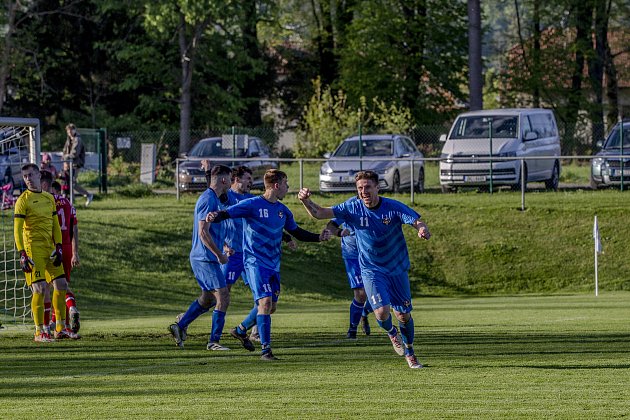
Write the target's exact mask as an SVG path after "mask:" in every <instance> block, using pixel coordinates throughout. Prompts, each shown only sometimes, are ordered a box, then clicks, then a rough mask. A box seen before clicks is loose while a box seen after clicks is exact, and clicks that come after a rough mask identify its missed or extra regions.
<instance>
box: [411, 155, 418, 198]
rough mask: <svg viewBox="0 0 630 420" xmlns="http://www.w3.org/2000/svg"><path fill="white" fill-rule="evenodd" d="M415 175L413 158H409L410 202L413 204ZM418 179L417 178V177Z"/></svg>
mask: <svg viewBox="0 0 630 420" xmlns="http://www.w3.org/2000/svg"><path fill="white" fill-rule="evenodd" d="M415 175H416V171H415V169H414V167H413V159H411V185H410V187H409V189H410V190H411V204H414V200H415V193H416V183H415V181H414V176H415ZM418 180H419V178H418Z"/></svg>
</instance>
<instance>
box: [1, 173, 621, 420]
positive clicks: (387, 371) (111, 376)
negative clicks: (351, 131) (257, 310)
mask: <svg viewBox="0 0 630 420" xmlns="http://www.w3.org/2000/svg"><path fill="white" fill-rule="evenodd" d="M292 184H294V187H295V185H297V183H296V182H293V183H292ZM344 198H345V197H344V196H339V195H326V196H318V197H317V198H316V200H317V201H319V202H320V203H323V204H333V203H336V202H339V201H341V200H343V199H344ZM396 198H398V199H400V200H403V201H405V200H408V197H407V196H405V195H399V196H396ZM195 199H196V196H191V195H185V196H183V198H182V200H181V201H179V202H178V201H176V200H175V198H174V197H173V196H171V195H160V196H152V197H143V198H136V199H131V198H124V197H120V196H116V195H112V196H110V197H107V198H101V199H99V200H97V201H95V202H94V203H93V205H92V206H90V207H89V208H87V209H85V208H81V207H80V208H79V209H78V211H79V220H80V222H79V223H80V229H81V235H80V236H81V258H82V266H81V267H80V268H79V269H78V270H76V271H75V272H74V273H73V288H74V290H75V292H76V294H77V299H78V304H79V306H80V309H81V314H82V329H81V333H82V334H83V339H82V340H80V341H73V342H57V343H52V344H49V345H38V344H36V343H33V342H32V338H31V337H32V336H31V334H32V330H31V328H30V325H28V324H27V326H26V327H16V326H11V325H9V328H6V329H4V330H0V375H1V376H0V377H1V378H2V380H1V381H0V418H35V417H41V416H42V409H43V408H42V406H43V405H44V404H45V405H46V407H45V410H46V413H47V414H46V415H49V416H52V417H67V418H207V417H213V418H252V417H254V418H264V417H267V418H269V417H273V418H296V417H300V418H306V417H320V418H353V417H366V418H392V417H403V416H404V417H409V418H445V417H446V418H448V417H459V418H461V417H466V418H470V417H484V418H497V417H501V418H505V417H527V418H531V417H538V418H542V417H545V418H548V417H559V418H595V417H597V418H600V417H604V418H608V417H621V416H624V415H627V414H628V412H630V407H629V406H630V402H629V401H630V398H629V397H630V395H629V394H630V391H629V388H628V383H630V382H629V381H630V377H629V376H630V375H629V373H630V363H629V362H628V353H629V352H630V350H629V348H630V346H629V344H630V330H629V328H628V319H630V305H629V304H628V303H630V293H628V291H627V290H629V289H630V282H629V281H628V274H627V273H629V272H630V259H629V258H628V251H627V249H628V247H627V238H628V237H629V235H630V232H629V231H628V230H629V228H628V226H627V207H628V196H627V193H622V194H620V193H619V192H618V191H570V192H560V193H536V192H534V193H529V194H528V196H527V210H526V211H524V212H521V211H520V210H518V208H519V206H520V194H516V193H511V192H503V191H501V192H499V193H497V194H494V195H492V196H490V195H489V194H476V193H473V192H469V193H460V194H448V195H442V194H424V195H421V196H418V197H417V200H416V205H415V206H416V208H417V210H418V211H420V212H421V213H422V214H423V217H424V218H425V219H426V221H427V223H428V224H429V226H430V227H431V229H432V233H433V235H434V237H433V238H432V239H431V240H430V241H419V240H417V239H415V238H414V235H413V231H412V229H407V230H406V233H407V239H408V245H409V252H410V255H411V259H412V269H411V271H410V279H411V281H412V287H413V293H414V307H415V310H414V318H415V320H416V349H417V353H418V355H419V356H420V360H421V361H422V362H423V363H424V364H425V365H426V368H425V369H421V370H419V371H412V370H411V369H409V368H408V367H407V366H406V363H405V361H404V359H403V358H401V357H398V356H396V355H395V354H394V352H393V350H392V348H391V345H390V344H389V340H388V339H387V337H386V336H385V335H384V333H381V332H380V331H379V329H378V327H377V326H376V323H375V321H373V318H372V326H373V335H372V336H370V337H365V336H360V337H359V340H357V341H356V342H348V341H346V340H345V339H344V338H343V337H344V336H345V332H346V329H347V312H348V305H349V302H350V298H351V293H350V291H349V290H348V287H347V283H346V280H345V278H344V273H343V269H342V260H341V257H340V252H339V245H338V242H336V241H333V242H329V243H326V244H300V247H299V249H298V250H297V251H294V252H292V251H286V252H285V254H284V256H283V265H282V283H283V294H282V296H281V298H280V303H279V309H278V312H277V314H275V315H274V317H273V342H274V353H275V354H276V355H277V356H278V357H280V358H282V359H283V360H282V361H280V362H278V363H264V362H261V361H260V360H259V358H258V354H256V353H254V354H252V353H248V352H246V351H245V350H243V349H240V348H239V347H238V343H237V342H236V341H235V340H233V339H232V338H230V337H229V336H228V337H226V338H225V339H224V340H223V341H222V342H223V344H225V345H227V346H228V347H232V348H233V351H230V352H221V353H217V352H208V351H206V350H205V344H206V342H207V334H208V331H209V326H210V317H209V316H208V315H205V316H204V317H203V318H202V319H200V320H198V321H196V322H195V323H194V324H193V325H192V326H191V328H190V333H191V336H190V338H189V339H188V341H187V348H186V349H185V350H183V351H182V350H178V349H177V348H175V346H174V343H173V341H172V339H171V338H170V336H169V335H168V333H167V331H166V327H167V325H168V324H170V323H171V322H172V320H173V319H174V316H175V315H176V314H177V313H179V312H182V311H183V310H185V309H186V308H187V306H188V305H189V303H190V302H191V301H192V300H193V299H194V298H195V297H196V296H197V294H198V287H197V285H196V283H195V281H194V279H193V277H192V274H191V270H190V267H189V264H188V258H187V256H188V252H189V249H190V232H191V224H192V211H193V207H194V202H195ZM285 201H286V203H287V204H288V205H289V207H290V208H292V209H293V211H294V213H295V215H296V219H297V221H298V223H300V224H301V225H302V226H304V227H306V228H308V229H311V230H318V229H320V228H322V227H323V225H324V222H321V221H313V220H311V219H309V218H308V217H307V216H306V214H305V212H304V210H303V209H301V208H300V206H299V205H298V203H297V201H296V199H295V197H294V195H291V196H290V197H287V199H286V200H285ZM595 213H596V214H598V216H599V218H600V227H601V232H602V237H603V243H604V252H605V253H604V254H602V255H600V287H601V289H600V293H601V294H600V296H599V297H597V298H596V297H595V296H594V295H593V242H592V238H591V233H592V223H593V215H594V214H595ZM250 305H251V294H250V292H249V291H248V290H246V289H245V287H244V286H243V285H242V283H240V282H239V283H238V284H237V286H236V287H235V288H234V289H233V297H232V305H231V307H230V310H229V312H228V318H227V322H226V330H225V332H227V331H228V329H229V328H231V327H232V326H234V325H235V324H236V323H237V322H239V321H240V320H241V318H242V317H243V316H244V315H245V313H246V311H247V310H248V309H249V307H250ZM64 364H65V365H67V366H68V367H67V368H63V366H64ZM55 407H63V409H61V408H59V409H57V408H55ZM66 407H70V409H68V408H66ZM51 408H53V409H54V410H57V411H51Z"/></svg>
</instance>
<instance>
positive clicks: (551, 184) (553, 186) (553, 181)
mask: <svg viewBox="0 0 630 420" xmlns="http://www.w3.org/2000/svg"><path fill="white" fill-rule="evenodd" d="M559 183H560V168H559V166H558V162H555V163H554V164H553V170H552V171H551V178H549V179H547V180H545V188H546V189H548V190H553V191H558V184H559Z"/></svg>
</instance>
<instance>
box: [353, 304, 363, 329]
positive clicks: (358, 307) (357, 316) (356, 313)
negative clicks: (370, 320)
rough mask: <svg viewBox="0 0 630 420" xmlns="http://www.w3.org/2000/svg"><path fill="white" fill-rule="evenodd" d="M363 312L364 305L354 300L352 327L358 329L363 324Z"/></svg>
mask: <svg viewBox="0 0 630 420" xmlns="http://www.w3.org/2000/svg"><path fill="white" fill-rule="evenodd" d="M362 312H363V305H362V304H361V303H359V302H357V300H356V299H352V303H351V304H350V325H351V326H353V327H354V329H356V327H357V326H358V325H359V322H361V313H362Z"/></svg>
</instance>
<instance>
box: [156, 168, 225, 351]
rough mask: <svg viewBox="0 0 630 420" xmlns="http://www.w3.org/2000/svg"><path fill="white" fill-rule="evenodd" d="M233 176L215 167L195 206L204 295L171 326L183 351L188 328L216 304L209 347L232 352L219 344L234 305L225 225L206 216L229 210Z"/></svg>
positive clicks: (195, 254) (195, 244) (195, 262)
mask: <svg viewBox="0 0 630 420" xmlns="http://www.w3.org/2000/svg"><path fill="white" fill-rule="evenodd" d="M231 174H232V170H231V169H230V168H229V167H227V166H225V165H215V166H214V167H213V168H212V170H210V171H206V179H207V180H208V189H207V190H206V191H205V192H204V193H203V194H201V196H200V197H199V199H198V200H197V204H196V205H195V220H194V223H193V234H192V249H191V251H190V265H191V267H192V270H193V273H194V275H195V278H196V279H197V283H198V284H199V286H200V287H201V295H200V296H199V298H197V299H195V301H193V303H192V304H191V305H190V307H189V308H188V310H187V311H186V313H184V315H183V316H182V317H181V319H179V320H177V321H176V322H175V323H173V324H171V325H170V326H169V327H168V330H169V331H170V333H171V334H172V335H173V338H175V344H176V345H177V346H178V347H181V348H183V347H184V340H185V339H186V335H187V329H188V325H190V323H191V322H193V321H194V320H195V319H197V318H198V317H199V316H200V315H203V314H204V313H206V312H208V311H209V310H210V308H212V307H213V306H215V305H216V307H215V309H214V311H213V312H212V331H211V332H210V337H209V340H208V345H207V347H206V348H207V349H208V350H229V348H227V347H224V346H222V345H221V344H219V340H220V339H221V334H222V333H223V326H224V325H225V312H226V311H227V308H228V306H229V304H230V292H229V290H228V288H227V284H226V282H225V276H224V275H223V272H221V266H220V265H221V264H226V263H227V262H228V257H227V255H226V254H224V253H223V249H222V248H223V243H224V242H225V224H223V223H218V224H213V225H209V223H208V222H206V214H208V212H211V211H218V210H221V209H223V208H225V205H224V204H222V203H221V201H220V197H221V196H224V195H225V193H226V192H227V190H228V188H229V187H230V177H231Z"/></svg>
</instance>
